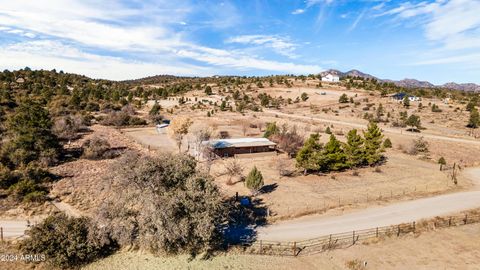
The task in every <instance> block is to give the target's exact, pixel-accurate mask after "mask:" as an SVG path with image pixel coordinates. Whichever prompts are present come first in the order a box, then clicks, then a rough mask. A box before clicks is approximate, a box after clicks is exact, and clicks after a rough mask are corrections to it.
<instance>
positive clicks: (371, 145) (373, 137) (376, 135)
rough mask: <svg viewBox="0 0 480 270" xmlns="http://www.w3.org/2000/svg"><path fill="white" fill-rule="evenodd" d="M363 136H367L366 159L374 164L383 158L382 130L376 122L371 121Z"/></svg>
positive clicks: (370, 163) (369, 163)
mask: <svg viewBox="0 0 480 270" xmlns="http://www.w3.org/2000/svg"><path fill="white" fill-rule="evenodd" d="M363 136H364V138H365V159H366V161H367V163H368V165H373V164H375V163H377V162H379V161H380V160H381V159H382V156H381V154H380V153H381V148H382V139H383V134H382V131H381V130H380V128H379V127H378V126H377V124H376V123H374V122H370V123H369V124H368V127H367V131H366V132H364V133H363Z"/></svg>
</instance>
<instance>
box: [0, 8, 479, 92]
mask: <svg viewBox="0 0 480 270" xmlns="http://www.w3.org/2000/svg"><path fill="white" fill-rule="evenodd" d="M99 2H100V3H99ZM479 14H480V0H434V1H427V0H424V1H416V0H412V1H395V0H383V1H382V0H290V1H289V0H283V1H282V0H243V1H242V0H236V1H234V0H232V1H208V0H201V1H188V0H178V1H166V0H159V1H153V0H148V1H138V0H130V1H127V0H104V1H93V0H42V1H31V0H15V1H11V0H0V69H18V68H23V67H25V66H28V67H30V68H35V69H40V68H43V69H53V68H56V69H57V70H64V71H66V72H74V73H80V74H85V75H87V76H91V77H94V78H106V79H116V80H121V79H132V78H139V77H144V76H150V75H156V74H173V75H190V76H208V75H216V74H219V75H269V74H309V73H318V72H320V71H323V70H326V69H329V68H335V69H340V70H342V71H347V70H350V69H359V70H361V71H364V72H367V73H371V74H372V75H375V76H378V77H380V78H389V79H403V78H417V79H420V80H429V81H431V82H433V83H437V84H441V83H445V82H450V81H456V82H475V83H480V15H479Z"/></svg>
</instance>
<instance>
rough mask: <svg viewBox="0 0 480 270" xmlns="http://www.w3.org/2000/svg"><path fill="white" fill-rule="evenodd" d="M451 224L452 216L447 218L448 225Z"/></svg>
mask: <svg viewBox="0 0 480 270" xmlns="http://www.w3.org/2000/svg"><path fill="white" fill-rule="evenodd" d="M450 226H452V217H449V218H448V227H450Z"/></svg>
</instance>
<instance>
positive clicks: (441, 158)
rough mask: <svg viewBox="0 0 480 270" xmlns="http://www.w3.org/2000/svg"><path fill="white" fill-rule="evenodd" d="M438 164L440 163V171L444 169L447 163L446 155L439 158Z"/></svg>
mask: <svg viewBox="0 0 480 270" xmlns="http://www.w3.org/2000/svg"><path fill="white" fill-rule="evenodd" d="M438 164H440V171H441V170H442V168H443V166H445V165H447V161H446V160H445V158H444V157H440V158H439V159H438Z"/></svg>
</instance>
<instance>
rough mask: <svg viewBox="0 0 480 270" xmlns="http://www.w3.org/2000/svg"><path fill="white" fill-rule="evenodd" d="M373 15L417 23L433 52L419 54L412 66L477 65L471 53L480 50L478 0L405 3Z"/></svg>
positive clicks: (479, 10) (479, 4)
mask: <svg viewBox="0 0 480 270" xmlns="http://www.w3.org/2000/svg"><path fill="white" fill-rule="evenodd" d="M377 16H395V17H394V18H395V19H397V20H399V21H407V22H410V21H412V20H414V19H416V20H417V21H418V22H419V23H420V24H421V27H422V28H423V30H424V35H425V38H426V39H427V40H428V41H429V42H430V43H431V45H433V46H434V49H432V50H430V51H429V52H425V53H423V55H419V56H418V58H422V60H419V61H417V62H415V63H414V65H435V64H449V63H457V64H463V65H465V66H476V67H478V66H479V65H478V61H479V58H478V54H472V51H473V50H478V49H479V48H480V1H472V0H436V1H434V2H420V3H416V4H413V3H411V2H406V3H402V4H400V5H399V6H397V7H395V8H393V9H390V10H387V11H385V12H383V13H381V14H378V15H377ZM426 57H428V58H426Z"/></svg>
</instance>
